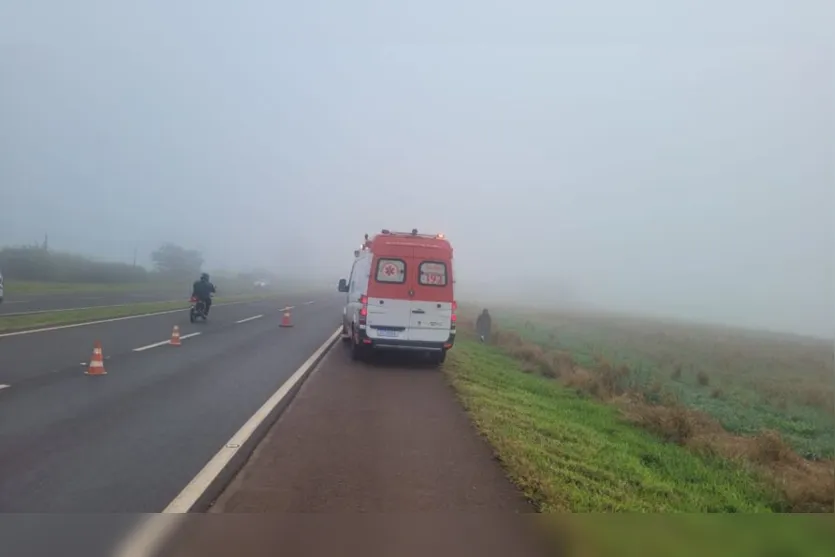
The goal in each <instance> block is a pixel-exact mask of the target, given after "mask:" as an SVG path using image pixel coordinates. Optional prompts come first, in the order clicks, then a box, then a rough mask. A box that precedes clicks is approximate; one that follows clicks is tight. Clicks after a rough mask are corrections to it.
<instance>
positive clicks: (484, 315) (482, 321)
mask: <svg viewBox="0 0 835 557" xmlns="http://www.w3.org/2000/svg"><path fill="white" fill-rule="evenodd" d="M491 327H492V319H491V318H490V314H489V313H488V312H487V308H484V310H482V312H481V315H479V316H478V319H476V321H475V330H476V334H478V336H479V338H480V339H481V342H490V329H491Z"/></svg>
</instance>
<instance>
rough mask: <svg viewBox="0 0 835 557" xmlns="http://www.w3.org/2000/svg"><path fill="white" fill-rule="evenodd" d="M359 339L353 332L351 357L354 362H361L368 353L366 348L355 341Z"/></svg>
mask: <svg viewBox="0 0 835 557" xmlns="http://www.w3.org/2000/svg"><path fill="white" fill-rule="evenodd" d="M358 340H359V338H358V335H357V334H356V333H355V334H354V335H352V336H351V359H352V360H354V361H355V362H361V361H363V360H365V358H366V355H367V354H368V349H367V348H366V347H365V346H363V345H362V344H360V343H359V342H357V341H358Z"/></svg>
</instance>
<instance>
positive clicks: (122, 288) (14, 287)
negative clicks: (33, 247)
mask: <svg viewBox="0 0 835 557" xmlns="http://www.w3.org/2000/svg"><path fill="white" fill-rule="evenodd" d="M174 286H181V285H170V284H164V283H154V282H141V283H135V284H134V283H127V284H125V283H123V284H87V283H71V282H36V281H16V280H11V279H7V280H6V281H5V290H6V296H9V295H12V294H14V295H15V296H16V297H20V296H23V295H30V296H31V295H43V294H75V293H78V294H86V293H99V292H101V293H122V292H124V293H128V292H146V291H148V290H151V291H154V290H168V289H171V288H172V287H174ZM183 289H184V290H188V285H186V286H185V287H183Z"/></svg>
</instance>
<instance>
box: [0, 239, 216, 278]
mask: <svg viewBox="0 0 835 557" xmlns="http://www.w3.org/2000/svg"><path fill="white" fill-rule="evenodd" d="M151 261H152V262H153V269H151V270H148V269H146V268H145V267H143V266H141V265H132V264H130V263H120V262H115V261H96V260H94V259H92V258H89V257H85V256H83V255H77V254H73V253H67V252H61V251H54V250H52V249H49V248H48V247H47V245H46V243H44V244H43V245H34V246H19V247H6V248H3V249H0V272H1V273H3V276H4V277H5V278H6V279H13V280H21V281H39V282H66V283H82V282H83V283H102V284H116V283H133V282H146V281H151V280H185V279H191V280H194V278H195V277H196V276H197V275H199V273H200V270H201V269H202V267H203V255H202V254H201V253H200V251H198V250H194V249H186V248H184V247H182V246H178V245H177V244H174V243H170V242H169V243H165V244H163V245H162V246H160V247H159V248H157V249H156V250H154V251H153V252H152V253H151Z"/></svg>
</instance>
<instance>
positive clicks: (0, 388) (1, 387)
mask: <svg viewBox="0 0 835 557" xmlns="http://www.w3.org/2000/svg"><path fill="white" fill-rule="evenodd" d="M9 387H11V385H0V391H2V390H3V389H8V388H9Z"/></svg>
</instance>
